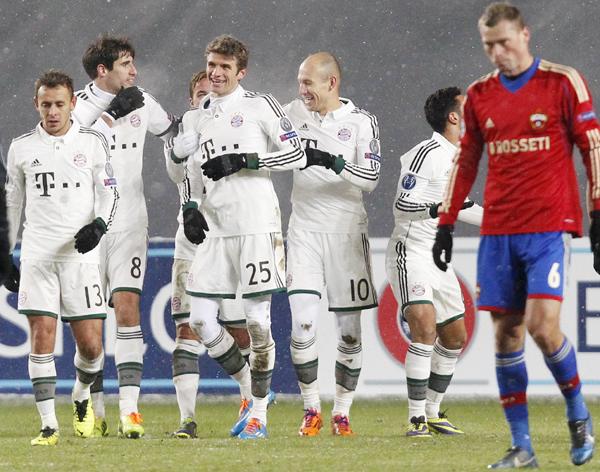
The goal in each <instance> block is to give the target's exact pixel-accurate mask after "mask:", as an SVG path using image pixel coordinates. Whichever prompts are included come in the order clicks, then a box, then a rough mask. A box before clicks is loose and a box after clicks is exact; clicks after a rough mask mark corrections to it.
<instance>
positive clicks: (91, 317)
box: [60, 313, 106, 323]
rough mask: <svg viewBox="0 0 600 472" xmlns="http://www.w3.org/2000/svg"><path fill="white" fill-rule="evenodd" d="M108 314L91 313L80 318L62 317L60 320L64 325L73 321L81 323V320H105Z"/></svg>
mask: <svg viewBox="0 0 600 472" xmlns="http://www.w3.org/2000/svg"><path fill="white" fill-rule="evenodd" d="M105 319H106V313H90V314H89V315H80V316H61V317H60V320H61V321H62V322H63V323H70V322H71V321H80V320H105Z"/></svg>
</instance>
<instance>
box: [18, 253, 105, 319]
mask: <svg viewBox="0 0 600 472" xmlns="http://www.w3.org/2000/svg"><path fill="white" fill-rule="evenodd" d="M20 270H21V282H20V286H19V303H18V310H19V313H22V314H24V315H28V316H40V315H42V316H51V317H53V318H58V317H59V316H60V318H61V320H62V321H65V322H69V321H77V320H84V319H92V318H100V319H104V318H106V307H105V304H104V294H103V292H102V283H101V281H100V268H99V266H98V264H89V263H80V262H51V261H36V260H32V259H26V260H23V261H21V269H20Z"/></svg>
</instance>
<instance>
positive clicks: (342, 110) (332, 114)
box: [310, 97, 356, 123]
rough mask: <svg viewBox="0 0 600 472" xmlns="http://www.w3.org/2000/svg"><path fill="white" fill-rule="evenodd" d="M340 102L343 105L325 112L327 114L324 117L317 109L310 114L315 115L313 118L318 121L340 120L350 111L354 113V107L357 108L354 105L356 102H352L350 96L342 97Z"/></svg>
mask: <svg viewBox="0 0 600 472" xmlns="http://www.w3.org/2000/svg"><path fill="white" fill-rule="evenodd" d="M340 102H342V106H341V107H339V108H336V109H335V110H333V111H329V112H327V113H326V114H325V116H323V117H321V115H320V114H319V112H317V111H313V112H310V114H311V115H312V116H313V118H314V119H315V120H316V121H317V122H321V123H322V122H324V121H327V120H331V121H339V120H341V119H342V118H344V117H346V116H348V115H349V114H350V113H352V110H354V108H356V107H355V106H354V103H352V100H350V99H348V98H343V97H340Z"/></svg>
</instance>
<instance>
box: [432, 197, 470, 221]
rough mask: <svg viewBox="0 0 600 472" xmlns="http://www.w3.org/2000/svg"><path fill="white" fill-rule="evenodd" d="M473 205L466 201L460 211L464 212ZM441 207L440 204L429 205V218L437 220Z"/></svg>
mask: <svg viewBox="0 0 600 472" xmlns="http://www.w3.org/2000/svg"><path fill="white" fill-rule="evenodd" d="M473 205H475V202H474V201H473V200H467V201H466V202H464V203H463V204H462V206H461V207H460V209H461V210H465V209H467V208H471V207H472V206H473ZM441 206H442V202H440V203H434V204H433V205H431V206H430V207H429V216H431V217H432V218H437V217H438V216H439V213H438V212H439V211H440V207H441Z"/></svg>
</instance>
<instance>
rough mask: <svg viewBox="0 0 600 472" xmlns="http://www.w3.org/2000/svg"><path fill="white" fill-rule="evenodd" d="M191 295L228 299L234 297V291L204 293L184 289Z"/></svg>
mask: <svg viewBox="0 0 600 472" xmlns="http://www.w3.org/2000/svg"><path fill="white" fill-rule="evenodd" d="M185 293H187V294H188V295H189V296H191V297H201V298H226V299H228V300H233V299H235V293H233V294H231V293H206V292H190V291H188V290H186V291H185Z"/></svg>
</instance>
